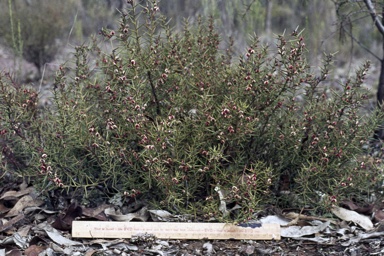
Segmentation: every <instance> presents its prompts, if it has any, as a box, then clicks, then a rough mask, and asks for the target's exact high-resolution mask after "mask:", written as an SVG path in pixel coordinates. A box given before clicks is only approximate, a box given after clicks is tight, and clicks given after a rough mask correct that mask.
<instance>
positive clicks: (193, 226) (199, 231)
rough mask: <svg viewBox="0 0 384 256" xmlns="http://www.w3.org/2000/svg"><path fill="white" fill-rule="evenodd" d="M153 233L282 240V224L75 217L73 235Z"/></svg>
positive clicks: (167, 236)
mask: <svg viewBox="0 0 384 256" xmlns="http://www.w3.org/2000/svg"><path fill="white" fill-rule="evenodd" d="M142 234H152V235H154V236H156V237H157V238H159V239H237V240H241V239H251V240H272V239H274V240H280V238H281V237H280V225H279V224H262V225H259V226H253V227H243V226H236V225H233V224H229V223H195V222H188V223H185V222H117V221H115V222H108V221H73V222H72V237H83V238H131V237H132V236H137V235H142Z"/></svg>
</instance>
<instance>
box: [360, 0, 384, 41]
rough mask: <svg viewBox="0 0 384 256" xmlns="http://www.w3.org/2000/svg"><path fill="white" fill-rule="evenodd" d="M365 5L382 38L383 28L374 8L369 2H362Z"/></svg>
mask: <svg viewBox="0 0 384 256" xmlns="http://www.w3.org/2000/svg"><path fill="white" fill-rule="evenodd" d="M364 3H365V5H366V6H367V9H368V11H369V13H370V14H371V17H372V20H373V23H374V24H375V25H376V27H377V29H378V30H379V32H380V34H382V35H383V36H384V26H383V23H381V21H380V19H379V17H378V16H377V14H376V11H375V7H374V6H373V4H372V1H371V0H364Z"/></svg>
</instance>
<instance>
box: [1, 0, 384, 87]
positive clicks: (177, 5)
mask: <svg viewBox="0 0 384 256" xmlns="http://www.w3.org/2000/svg"><path fill="white" fill-rule="evenodd" d="M139 2H140V3H141V4H143V5H145V4H146V1H145V0H141V1H139ZM335 2H336V1H335V0H311V1H308V0H289V1H287V0H231V1H227V0H217V1H211V0H193V1H184V0H167V1H164V0H163V1H160V2H159V8H160V11H161V13H162V14H164V15H165V16H166V17H168V19H169V20H170V22H169V25H170V26H172V27H175V28H176V29H177V30H180V31H181V30H182V28H183V24H184V23H185V21H186V20H188V22H189V23H192V24H193V23H196V22H197V20H198V17H202V18H204V19H205V18H208V17H210V16H212V17H213V18H214V19H215V22H216V26H217V29H218V30H219V31H220V35H221V38H222V39H223V42H226V43H229V42H230V41H231V38H232V39H233V40H234V52H233V54H234V55H236V56H241V54H243V53H244V49H246V46H247V41H248V39H249V37H250V36H252V35H257V36H258V37H260V39H261V41H262V42H263V43H264V44H268V45H270V46H271V47H273V46H274V43H275V38H276V35H279V34H283V33H287V34H289V33H291V32H292V31H293V30H294V29H296V28H298V30H299V31H300V30H303V36H304V38H305V39H306V45H307V48H308V49H309V52H308V54H307V55H308V59H309V61H310V63H311V64H312V65H317V64H319V62H320V61H321V58H322V55H323V53H325V52H326V53H335V60H336V61H335V63H334V64H335V66H336V67H337V68H336V71H335V74H334V76H335V78H337V79H338V78H342V77H344V76H346V75H348V74H350V73H351V72H353V68H354V67H355V66H356V65H358V64H359V63H361V62H363V61H365V60H366V59H370V60H372V62H373V65H372V69H371V76H370V79H369V80H368V81H369V82H368V83H369V86H373V88H375V86H376V85H375V83H377V82H376V80H377V76H378V74H377V73H378V71H377V70H378V65H379V61H377V60H376V58H375V57H373V55H371V54H369V53H368V52H367V51H366V50H364V49H363V48H362V47H361V46H360V45H358V44H357V43H356V42H354V41H353V40H351V38H350V34H352V35H353V36H354V38H355V39H356V40H359V41H360V42H361V44H363V45H364V47H366V48H367V49H369V50H370V51H371V52H372V53H374V54H376V55H377V56H381V55H382V47H381V43H382V37H381V36H380V35H379V33H378V32H377V30H376V29H375V27H374V24H373V22H372V20H371V18H370V17H369V15H368V14H367V13H364V12H361V11H360V9H359V5H358V3H357V4H355V5H354V6H352V7H351V6H348V7H346V8H344V7H343V8H344V9H343V8H340V9H339V10H337V8H336V5H335ZM126 5H127V1H125V0H116V1H112V0H109V1H92V0H67V1H65V2H63V1H60V0H40V1H33V0H15V1H1V2H0V10H1V11H0V35H1V36H0V46H1V47H0V48H1V50H0V57H1V58H0V70H3V71H11V72H13V73H14V74H15V76H17V77H18V79H20V81H22V82H34V83H35V84H36V83H39V82H38V81H39V80H40V78H41V77H42V76H43V78H45V79H48V77H49V76H50V75H51V74H53V72H54V71H55V70H56V69H57V67H58V65H59V64H60V63H61V62H63V61H66V60H67V59H68V55H67V54H68V53H69V52H71V51H72V49H73V47H74V46H75V45H79V44H82V43H84V42H87V41H89V40H90V37H91V36H92V35H94V34H98V32H99V31H100V30H101V28H102V27H103V26H104V27H108V28H111V29H116V28H114V26H115V24H117V22H116V21H117V20H118V19H119V15H120V13H119V11H118V10H121V9H124V7H125V6H126ZM337 12H339V14H342V15H346V17H348V18H349V15H350V20H351V21H354V23H353V25H349V24H347V27H348V31H347V32H348V33H345V31H344V32H343V31H342V30H340V26H339V25H340V24H339V22H338V18H337V17H338V16H337ZM11 20H12V23H11ZM12 35H13V37H12ZM31 45H32V46H31ZM35 45H38V46H39V47H37V48H38V51H37V52H36V51H32V50H31V47H35ZM28 47H29V48H28ZM225 47H226V46H225V45H223V49H224V48H225ZM41 51H45V53H47V54H48V55H49V56H48V57H47V58H42V57H41ZM18 55H19V56H21V55H22V56H23V58H17V56H18ZM39 58H40V59H39ZM37 59H39V60H37ZM39 84H40V85H41V83H39Z"/></svg>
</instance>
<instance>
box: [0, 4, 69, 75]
mask: <svg viewBox="0 0 384 256" xmlns="http://www.w3.org/2000/svg"><path fill="white" fill-rule="evenodd" d="M8 5H9V6H8ZM0 7H1V10H0V14H1V15H0V24H1V28H0V32H1V34H2V35H4V37H3V40H4V43H6V44H7V45H8V46H10V47H11V48H13V50H16V51H19V53H20V52H21V53H22V55H23V57H24V59H25V60H27V61H29V62H31V63H33V64H34V65H35V66H36V67H37V69H38V70H39V72H41V68H42V66H43V65H44V64H45V63H47V62H50V61H52V60H53V58H54V57H55V55H56V53H57V52H58V51H59V50H60V48H61V47H62V46H63V44H62V42H61V41H59V40H58V39H64V38H67V37H68V36H69V32H70V28H71V24H72V21H73V16H72V15H71V14H72V13H73V10H74V3H73V1H65V2H64V1H58V0H52V1H51V0H41V1H36V2H33V4H28V3H27V2H26V1H19V0H17V1H12V4H11V2H10V1H9V3H8V1H3V2H2V3H0ZM11 7H12V9H11ZM12 23H13V24H12ZM12 25H13V26H12ZM12 30H13V31H12ZM15 37H17V38H16V39H17V40H19V41H20V42H17V45H15ZM20 46H21V48H22V49H19V47H20Z"/></svg>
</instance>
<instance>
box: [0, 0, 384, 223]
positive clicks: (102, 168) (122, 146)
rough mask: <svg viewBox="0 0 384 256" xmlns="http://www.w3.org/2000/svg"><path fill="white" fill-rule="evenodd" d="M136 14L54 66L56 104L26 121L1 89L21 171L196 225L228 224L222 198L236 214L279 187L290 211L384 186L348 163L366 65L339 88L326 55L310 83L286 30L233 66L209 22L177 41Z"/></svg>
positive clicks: (152, 13)
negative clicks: (198, 221) (135, 201)
mask: <svg viewBox="0 0 384 256" xmlns="http://www.w3.org/2000/svg"><path fill="white" fill-rule="evenodd" d="M135 8H136V6H132V9H130V10H128V11H127V12H124V13H123V16H122V18H121V21H120V28H119V30H118V31H110V30H106V29H104V30H103V32H102V36H103V38H105V40H107V41H108V42H109V43H111V45H113V50H112V51H107V52H103V51H102V50H101V48H99V47H98V44H96V43H94V44H92V45H90V46H79V47H77V48H76V52H75V61H76V68H75V69H74V70H73V73H72V72H70V71H67V70H68V69H67V68H65V66H62V67H60V69H59V70H58V73H57V77H56V80H55V85H54V86H55V88H54V90H53V93H54V105H53V106H52V107H50V108H47V109H45V110H44V111H41V113H34V115H33V116H34V118H33V119H32V120H31V119H27V117H29V116H31V114H29V113H28V108H27V109H25V108H22V106H23V104H22V102H23V101H25V99H26V98H25V97H28V95H29V94H28V93H27V94H26V95H24V96H23V95H20V94H18V93H17V89H16V88H12V90H14V93H13V94H12V95H14V97H21V98H17V99H15V100H13V101H9V96H8V95H9V93H8V92H7V91H8V90H9V89H8V88H6V86H5V85H6V84H9V81H4V82H3V87H2V88H1V91H0V95H1V97H2V98H1V100H2V101H4V102H5V103H6V104H4V105H2V108H1V112H2V114H3V116H4V117H3V118H2V120H0V121H1V122H2V123H3V124H5V126H4V127H5V129H4V132H3V133H4V134H3V139H7V140H10V141H13V140H14V138H15V137H17V136H16V135H17V134H18V133H20V134H22V136H19V137H18V138H17V140H16V142H15V149H14V151H15V152H16V151H17V152H20V153H19V154H20V155H23V158H24V159H27V161H28V164H26V165H25V167H23V168H19V170H18V171H21V172H22V173H23V174H24V175H32V176H35V177H34V180H35V182H37V181H38V180H44V179H45V180H47V181H48V180H49V181H50V183H48V185H49V184H51V185H56V186H59V187H62V188H66V189H73V188H83V189H84V191H85V192H89V191H91V190H90V189H92V188H96V187H98V188H103V189H104V191H105V192H106V193H122V194H124V195H125V196H126V197H129V198H135V197H137V196H138V195H139V194H142V196H145V197H147V198H150V199H151V200H152V202H153V203H155V204H159V206H161V207H162V208H164V209H168V210H172V211H174V210H177V211H180V212H185V211H190V212H195V213H197V214H201V215H204V216H206V217H212V216H213V217H215V218H222V217H223V216H224V217H225V216H226V214H227V212H226V211H225V210H223V208H220V207H218V206H219V204H220V203H221V204H223V203H224V201H225V203H227V204H228V205H234V204H237V206H240V207H241V210H240V211H239V215H238V216H237V217H238V218H240V219H243V218H247V217H250V216H251V215H252V213H253V212H254V211H256V210H258V209H259V208H260V207H262V206H263V205H265V204H268V203H274V204H278V203H283V202H282V201H278V200H277V198H278V196H279V195H280V194H281V191H282V190H284V189H289V190H290V191H291V192H295V195H296V197H297V200H296V201H295V202H294V203H295V205H297V206H300V207H303V206H306V205H314V206H318V205H322V206H327V205H330V204H333V203H336V202H337V201H340V200H342V199H344V198H346V197H348V196H349V195H350V193H355V194H356V193H361V192H367V191H368V190H369V189H372V188H374V187H375V185H376V183H375V182H378V181H380V180H381V177H380V176H378V174H379V172H378V170H377V169H375V168H371V169H369V170H368V168H367V167H366V166H367V165H365V164H363V163H361V162H360V161H358V160H357V159H358V157H359V156H362V155H363V152H362V146H363V144H364V143H366V141H367V139H368V138H369V135H370V134H371V132H372V131H373V130H374V127H376V125H377V118H376V115H366V114H364V113H363V112H362V111H361V107H362V106H363V104H364V100H365V99H366V94H365V92H364V88H363V87H362V86H361V84H362V83H363V80H364V77H365V74H366V72H367V69H368V66H369V65H368V64H366V65H365V66H363V67H362V69H361V70H358V71H357V73H356V77H355V78H354V79H352V80H348V81H347V82H346V83H344V84H342V87H343V90H341V91H336V90H333V89H332V87H331V86H330V85H329V84H327V83H326V81H327V80H326V77H327V74H328V73H329V67H330V65H331V62H332V58H331V56H330V55H327V56H326V57H325V60H324V65H323V67H322V68H321V72H320V74H319V75H316V74H314V73H313V71H312V70H311V69H310V68H309V66H308V65H307V63H306V60H305V58H304V56H303V53H304V52H305V51H306V48H305V44H304V39H303V38H302V37H301V36H300V34H298V33H297V32H294V33H293V34H292V35H291V36H290V37H288V38H285V37H283V36H279V37H278V43H277V49H276V51H274V50H273V49H272V50H271V49H269V48H268V47H264V46H261V45H259V42H258V40H257V38H254V39H253V41H252V42H251V44H250V47H249V49H247V51H246V53H245V55H244V56H243V57H240V58H239V62H238V63H237V62H233V61H232V59H231V56H230V52H231V49H230V48H228V49H227V50H226V51H221V50H219V44H220V38H219V35H218V34H217V33H216V31H215V29H214V26H213V20H209V21H207V22H204V21H200V22H199V23H198V25H197V26H196V27H190V26H189V25H188V23H186V24H185V27H184V31H183V33H180V34H176V33H173V32H172V31H171V30H170V29H169V28H167V27H166V25H165V24H166V23H165V19H164V17H162V16H160V15H159V13H158V8H157V6H156V4H155V5H152V6H149V7H143V11H142V12H140V13H137V12H136V9H135ZM143 15H144V17H141V16H143ZM142 18H144V20H145V22H143V23H140V22H138V21H139V20H141V19H142ZM94 56H96V62H93V61H92V60H93V58H94ZM67 72H68V73H67ZM15 90H16V91H15ZM7 100H8V101H7ZM7 111H8V112H10V113H12V114H13V115H14V116H15V117H12V118H11V117H9V116H7V115H4V113H7ZM36 111H38V110H36ZM16 117H17V118H16ZM16 119H20V120H19V121H17V122H18V123H23V124H25V125H24V126H19V127H18V128H17V129H16V128H15V127H14V124H13V123H14V122H16ZM40 125H41V126H40ZM38 127H40V128H38ZM18 129H20V131H19V132H17V131H18ZM15 133H16V135H15ZM25 145H28V146H25ZM16 146H18V147H16ZM24 148H25V149H28V151H23V149H24ZM24 155H25V156H24ZM4 159H5V160H4V161H5V162H7V161H8V158H7V157H5V158H4ZM15 168H17V166H15ZM378 177H379V178H378ZM374 179H375V180H374ZM282 186H286V187H287V186H288V187H287V188H283V187H282ZM54 187H55V186H51V188H54ZM320 194H323V195H326V196H327V197H326V198H325V199H324V200H323V201H320ZM221 196H224V198H220V197H221ZM220 199H224V201H223V200H220ZM291 205H292V202H291Z"/></svg>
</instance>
